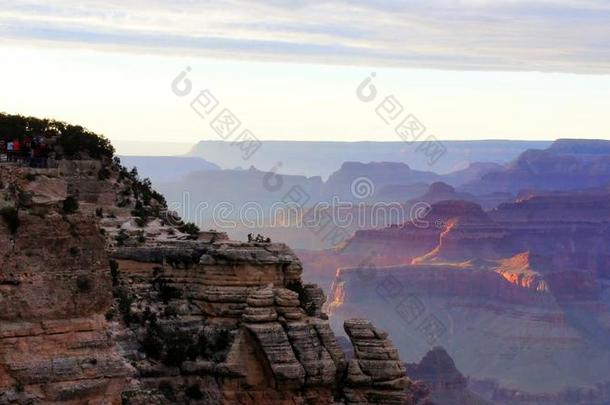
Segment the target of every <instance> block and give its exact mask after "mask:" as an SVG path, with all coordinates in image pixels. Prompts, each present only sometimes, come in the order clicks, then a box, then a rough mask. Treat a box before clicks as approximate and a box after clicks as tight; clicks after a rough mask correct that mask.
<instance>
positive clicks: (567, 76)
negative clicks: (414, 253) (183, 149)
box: [0, 0, 610, 143]
mask: <svg viewBox="0 0 610 405" xmlns="http://www.w3.org/2000/svg"><path fill="white" fill-rule="evenodd" d="M0 52H2V56H3V58H2V64H1V65H0V73H2V75H0V89H2V91H1V92H0V110H4V111H7V112H20V113H24V114H36V115H44V116H52V117H57V118H60V119H65V120H70V121H75V122H79V123H82V124H84V125H86V126H88V127H90V128H91V129H93V130H96V131H100V132H104V133H105V134H106V135H107V136H109V137H110V138H112V139H114V140H138V141H140V140H150V141H171V142H185V143H186V142H194V141H196V140H199V139H218V135H217V134H216V133H214V132H213V131H212V130H211V129H210V127H209V125H208V124H209V122H206V121H205V120H202V119H201V118H200V117H199V116H197V114H195V113H194V112H193V110H192V109H190V107H189V100H187V99H188V97H190V96H187V97H178V96H176V95H175V94H174V93H173V92H172V91H171V83H172V80H173V79H174V78H175V77H176V76H177V75H178V74H179V73H180V72H181V71H183V70H184V69H185V68H186V67H187V66H188V67H190V73H189V76H188V77H189V80H191V82H192V84H193V88H194V90H193V94H196V93H197V92H198V91H200V90H204V89H208V90H209V91H210V92H211V93H213V94H214V96H215V98H216V99H217V100H219V102H220V104H221V105H222V106H223V107H225V108H229V109H230V110H231V111H232V112H233V113H234V115H235V116H236V117H237V118H238V119H239V120H240V121H241V122H242V125H243V126H244V127H248V129H250V130H252V132H254V133H255V134H256V136H258V137H259V138H262V139H322V140H330V139H336V140H352V141H355V140H364V139H368V140H396V135H395V134H394V132H393V130H392V128H391V127H390V126H388V125H387V124H386V123H385V122H383V121H382V120H381V119H380V118H379V117H378V116H377V115H376V114H375V108H376V106H377V104H378V103H377V102H378V101H381V100H383V99H384V98H385V97H387V96H394V97H395V99H396V100H398V101H399V102H400V103H401V104H402V105H403V106H404V110H405V113H407V112H408V113H412V114H415V115H416V116H417V117H418V119H419V120H420V121H421V122H422V123H424V124H425V126H426V128H427V130H428V131H429V132H430V133H434V134H435V135H437V136H438V137H440V138H444V139H482V138H515V139H551V138H557V137H566V136H571V137H600V138H610V118H609V117H610V114H608V113H607V106H608V105H610V77H609V76H608V74H609V73H610V2H609V1H607V0H530V1H525V0H493V1H492V0H428V1H408V0H407V1H404V0H403V1H397V0H381V1H364V0H357V1H324V2H320V1H300V0H296V1H282V0H265V1H241V0H233V1H231V0H217V1H193V0H191V1H187V0H178V1H160V0H146V1H144V0H122V1H118V0H98V1H73V0H62V1H56V2H48V1H47V2H42V1H27V0H25V1H7V0H0ZM371 72H375V74H376V76H375V79H374V85H375V86H376V88H377V89H378V91H379V99H378V100H375V101H374V102H372V103H363V102H362V101H360V100H359V99H358V98H357V97H356V88H357V87H358V85H359V84H360V82H362V80H363V79H364V78H366V77H367V76H368V75H369V74H370V73H371Z"/></svg>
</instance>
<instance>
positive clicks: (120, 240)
mask: <svg viewBox="0 0 610 405" xmlns="http://www.w3.org/2000/svg"><path fill="white" fill-rule="evenodd" d="M128 239H129V235H128V234H127V232H125V230H124V229H121V230H120V231H119V233H118V235H117V236H115V237H114V240H116V242H117V245H119V246H123V245H124V244H125V242H126V241H127V240H128Z"/></svg>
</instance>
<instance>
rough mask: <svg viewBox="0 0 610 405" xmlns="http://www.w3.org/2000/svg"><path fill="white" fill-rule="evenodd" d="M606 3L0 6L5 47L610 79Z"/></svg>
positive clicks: (481, 0)
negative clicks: (604, 75)
mask: <svg viewBox="0 0 610 405" xmlns="http://www.w3.org/2000/svg"><path fill="white" fill-rule="evenodd" d="M609 21H610V4H608V2H607V1H602V0H552V1H551V0H531V1H525V0H493V1H492V0H429V1H427V2H422V1H413V0H406V1H405V0H403V1H400V0H379V1H370V0H354V1H304V0H303V1H300V0H294V1H283V0H264V1H257V2H252V1H245V0H218V1H193V0H178V1H173V2H170V1H161V0H148V1H144V0H131V1H130V0H123V1H118V0H95V1H89V2H87V4H86V5H83V2H82V1H75V0H64V1H62V2H54V3H49V2H46V1H45V2H43V1H34V0H30V1H7V0H0V38H2V39H3V40H5V41H17V42H19V43H34V44H45V46H46V45H47V44H49V43H51V44H61V45H63V46H70V47H94V48H98V47H99V48H104V49H118V50H126V51H137V52H158V53H179V54H187V55H193V56H198V55H208V56H209V55H211V56H220V57H229V58H254V59H264V60H278V61H279V60H281V61H285V60H288V61H299V62H323V63H340V64H365V65H389V66H400V67H429V68H438V69H469V70H498V69H500V70H536V71H547V72H548V71H559V72H574V73H610V24H608V22H609Z"/></svg>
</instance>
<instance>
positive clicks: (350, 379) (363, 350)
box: [344, 319, 410, 404]
mask: <svg viewBox="0 0 610 405" xmlns="http://www.w3.org/2000/svg"><path fill="white" fill-rule="evenodd" d="M344 327H345V332H346V333H347V335H348V336H349V338H350V339H351V341H352V345H353V346H354V358H352V359H351V360H350V361H349V365H348V368H347V388H346V389H345V396H346V399H347V404H362V403H377V402H380V403H388V404H408V403H409V402H410V401H409V398H407V397H406V396H405V393H404V392H405V390H406V389H407V388H408V387H409V385H410V381H409V379H408V378H407V374H406V370H405V368H404V366H403V365H402V363H401V362H400V359H399V358H398V351H397V350H396V348H395V347H394V344H392V342H391V341H390V340H389V339H388V334H387V333H385V332H383V331H380V330H379V329H377V328H375V327H374V326H373V325H372V324H371V323H370V322H369V321H367V320H363V319H354V320H350V321H346V322H345V325H344Z"/></svg>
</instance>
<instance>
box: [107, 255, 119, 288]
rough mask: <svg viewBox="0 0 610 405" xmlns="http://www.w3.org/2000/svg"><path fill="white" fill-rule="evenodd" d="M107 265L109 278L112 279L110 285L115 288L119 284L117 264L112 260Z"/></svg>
mask: <svg viewBox="0 0 610 405" xmlns="http://www.w3.org/2000/svg"><path fill="white" fill-rule="evenodd" d="M108 265H109V266H110V276H111V277H112V285H113V286H116V285H118V284H119V263H118V262H117V261H116V260H114V259H110V261H109V262H108Z"/></svg>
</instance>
